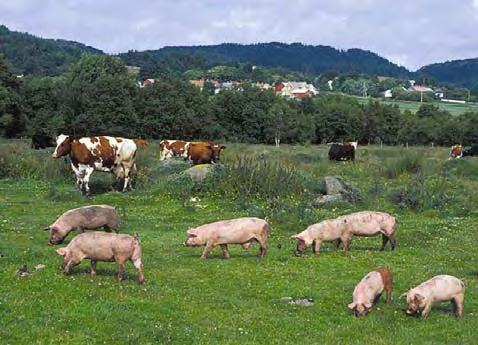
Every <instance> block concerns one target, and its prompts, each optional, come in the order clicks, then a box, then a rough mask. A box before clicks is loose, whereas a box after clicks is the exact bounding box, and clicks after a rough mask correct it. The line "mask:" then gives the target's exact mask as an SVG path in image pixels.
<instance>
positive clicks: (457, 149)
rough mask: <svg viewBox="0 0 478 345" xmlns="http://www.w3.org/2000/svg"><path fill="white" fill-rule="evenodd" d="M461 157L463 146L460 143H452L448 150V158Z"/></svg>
mask: <svg viewBox="0 0 478 345" xmlns="http://www.w3.org/2000/svg"><path fill="white" fill-rule="evenodd" d="M461 157H463V146H461V145H460V144H456V145H453V146H452V147H451V150H450V158H449V159H458V158H461Z"/></svg>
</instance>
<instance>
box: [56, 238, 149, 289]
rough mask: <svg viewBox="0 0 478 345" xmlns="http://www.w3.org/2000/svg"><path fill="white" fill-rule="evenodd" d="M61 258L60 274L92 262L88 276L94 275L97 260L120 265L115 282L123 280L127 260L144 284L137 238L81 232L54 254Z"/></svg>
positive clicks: (140, 281)
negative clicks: (86, 260)
mask: <svg viewBox="0 0 478 345" xmlns="http://www.w3.org/2000/svg"><path fill="white" fill-rule="evenodd" d="M56 252H57V253H58V255H61V256H63V264H62V271H63V273H65V274H66V273H68V272H69V271H70V269H71V268H72V267H73V266H76V265H78V264H79V263H81V262H82V261H83V260H84V259H90V260H91V269H90V273H91V275H95V274H96V262H97V261H108V262H112V261H115V262H116V263H117V264H118V266H119V272H118V280H120V281H121V280H122V279H123V274H124V264H125V263H126V261H128V260H130V261H131V262H132V263H133V265H134V267H135V268H136V269H137V270H138V272H139V276H138V281H139V283H140V284H142V283H144V274H143V263H142V262H141V246H140V244H139V240H138V236H134V237H133V236H130V235H126V234H112V233H107V232H101V231H92V232H84V233H82V234H79V235H77V236H75V237H74V238H73V239H72V240H71V242H70V243H69V244H68V246H66V247H63V248H59V249H57V251H56Z"/></svg>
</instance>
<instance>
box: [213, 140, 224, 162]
mask: <svg viewBox="0 0 478 345" xmlns="http://www.w3.org/2000/svg"><path fill="white" fill-rule="evenodd" d="M209 147H210V148H211V152H212V157H211V158H212V161H213V162H214V163H217V162H219V161H220V155H221V150H224V149H225V148H226V146H224V145H219V144H214V143H209Z"/></svg>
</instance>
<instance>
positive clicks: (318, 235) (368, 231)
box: [291, 211, 397, 256]
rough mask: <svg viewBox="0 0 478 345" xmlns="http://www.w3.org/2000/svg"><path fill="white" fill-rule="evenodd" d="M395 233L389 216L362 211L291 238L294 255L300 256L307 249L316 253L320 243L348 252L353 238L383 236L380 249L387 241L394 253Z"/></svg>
mask: <svg viewBox="0 0 478 345" xmlns="http://www.w3.org/2000/svg"><path fill="white" fill-rule="evenodd" d="M395 230H396V220H395V218H394V217H393V216H391V215H390V214H388V213H384V212H375V211H362V212H355V213H351V214H348V215H345V216H341V217H338V218H335V219H327V220H324V221H322V222H320V223H317V224H312V225H310V226H309V227H308V228H307V229H305V230H304V231H302V232H301V233H299V234H297V235H294V236H291V239H295V240H296V241H297V247H296V251H295V255H296V256H301V255H302V254H303V252H304V251H305V250H306V249H307V248H308V247H310V246H312V249H313V251H314V253H316V254H319V251H320V246H321V244H322V242H333V243H334V246H335V248H338V246H339V245H340V242H342V243H343V244H344V251H348V249H349V246H350V243H351V242H352V237H353V236H364V237H368V236H376V235H382V247H381V248H380V250H384V249H385V245H386V244H387V243H388V241H389V240H390V244H391V247H392V250H393V249H395V246H396V243H397V241H396V239H395Z"/></svg>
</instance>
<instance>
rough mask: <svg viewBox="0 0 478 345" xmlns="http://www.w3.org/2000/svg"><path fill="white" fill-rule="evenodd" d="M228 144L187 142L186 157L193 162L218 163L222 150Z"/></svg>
mask: <svg viewBox="0 0 478 345" xmlns="http://www.w3.org/2000/svg"><path fill="white" fill-rule="evenodd" d="M225 148H226V146H224V145H220V144H215V143H213V142H192V143H187V144H186V159H187V160H189V161H190V162H191V163H192V164H194V165H196V164H216V163H219V161H220V154H221V150H223V149H225Z"/></svg>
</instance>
